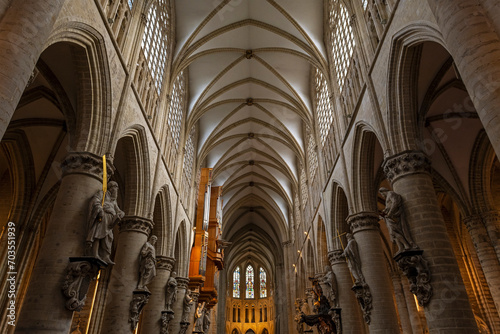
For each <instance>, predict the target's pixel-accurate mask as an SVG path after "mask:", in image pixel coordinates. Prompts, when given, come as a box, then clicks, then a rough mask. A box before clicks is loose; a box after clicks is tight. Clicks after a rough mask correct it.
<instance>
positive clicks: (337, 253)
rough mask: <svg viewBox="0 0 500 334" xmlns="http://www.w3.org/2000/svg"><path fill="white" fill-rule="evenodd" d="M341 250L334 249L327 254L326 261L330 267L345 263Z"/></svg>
mask: <svg viewBox="0 0 500 334" xmlns="http://www.w3.org/2000/svg"><path fill="white" fill-rule="evenodd" d="M342 253H343V252H342V249H336V250H333V251H331V252H328V260H329V261H330V265H331V266H333V265H335V264H339V263H345V262H346V261H345V257H344V256H342Z"/></svg>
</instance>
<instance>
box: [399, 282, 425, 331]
mask: <svg viewBox="0 0 500 334" xmlns="http://www.w3.org/2000/svg"><path fill="white" fill-rule="evenodd" d="M401 285H402V287H403V293H404V295H405V299H406V308H407V310H408V315H409V316H410V323H411V328H412V330H413V332H412V333H425V331H424V329H423V328H422V321H421V317H420V313H419V311H418V309H417V304H416V303H415V297H414V294H413V293H411V292H410V284H409V283H408V280H407V279H406V277H402V278H401Z"/></svg>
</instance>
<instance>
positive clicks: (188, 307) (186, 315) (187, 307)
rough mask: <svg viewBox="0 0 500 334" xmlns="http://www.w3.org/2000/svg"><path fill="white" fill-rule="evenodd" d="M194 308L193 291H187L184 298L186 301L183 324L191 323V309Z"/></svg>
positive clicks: (183, 310)
mask: <svg viewBox="0 0 500 334" xmlns="http://www.w3.org/2000/svg"><path fill="white" fill-rule="evenodd" d="M192 306H193V297H191V290H189V289H187V290H186V295H185V296H184V301H183V303H182V319H181V322H189V314H190V313H191V307H192Z"/></svg>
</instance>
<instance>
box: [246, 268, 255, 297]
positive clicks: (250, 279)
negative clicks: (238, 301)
mask: <svg viewBox="0 0 500 334" xmlns="http://www.w3.org/2000/svg"><path fill="white" fill-rule="evenodd" d="M246 283H247V284H246V287H247V288H246V297H247V298H254V295H255V294H254V272H253V267H252V266H251V265H250V264H249V265H248V267H247V270H246Z"/></svg>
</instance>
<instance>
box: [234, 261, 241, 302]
mask: <svg viewBox="0 0 500 334" xmlns="http://www.w3.org/2000/svg"><path fill="white" fill-rule="evenodd" d="M233 298H240V267H236V269H235V270H234V272H233Z"/></svg>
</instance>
